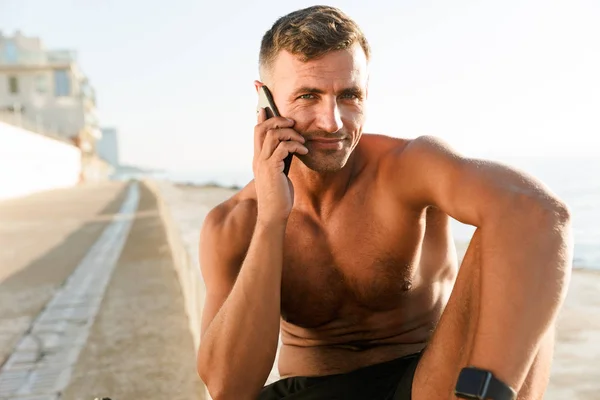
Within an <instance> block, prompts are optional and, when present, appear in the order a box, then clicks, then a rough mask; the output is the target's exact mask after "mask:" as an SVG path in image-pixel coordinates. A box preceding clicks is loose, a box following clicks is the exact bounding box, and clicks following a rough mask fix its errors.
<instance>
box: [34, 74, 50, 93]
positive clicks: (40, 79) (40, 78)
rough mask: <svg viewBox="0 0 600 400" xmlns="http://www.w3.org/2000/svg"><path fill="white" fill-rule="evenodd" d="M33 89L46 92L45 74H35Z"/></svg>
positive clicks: (46, 81)
mask: <svg viewBox="0 0 600 400" xmlns="http://www.w3.org/2000/svg"><path fill="white" fill-rule="evenodd" d="M35 90H36V91H37V92H38V93H46V92H47V91H48V80H47V79H46V76H45V75H36V77H35Z"/></svg>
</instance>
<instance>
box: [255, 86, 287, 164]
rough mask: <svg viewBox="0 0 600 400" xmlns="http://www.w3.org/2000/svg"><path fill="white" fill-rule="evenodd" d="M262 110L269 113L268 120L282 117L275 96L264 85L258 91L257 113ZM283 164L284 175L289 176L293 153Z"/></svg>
mask: <svg viewBox="0 0 600 400" xmlns="http://www.w3.org/2000/svg"><path fill="white" fill-rule="evenodd" d="M261 108H264V109H265V111H266V112H267V119H269V118H272V117H280V116H281V115H280V114H279V111H278V110H277V107H276V106H275V101H273V95H272V94H271V92H270V91H269V89H268V88H267V87H266V86H264V85H263V86H261V87H260V88H259V89H258V109H257V111H259V110H260V109H261ZM283 164H284V167H283V173H284V174H285V176H288V173H289V172H290V166H291V165H292V153H290V154H289V155H288V156H287V157H286V158H285V160H283Z"/></svg>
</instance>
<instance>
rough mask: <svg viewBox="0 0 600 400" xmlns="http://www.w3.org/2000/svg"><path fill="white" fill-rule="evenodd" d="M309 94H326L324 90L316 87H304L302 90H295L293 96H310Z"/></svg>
mask: <svg viewBox="0 0 600 400" xmlns="http://www.w3.org/2000/svg"><path fill="white" fill-rule="evenodd" d="M308 93H316V94H323V93H325V91H324V90H322V89H317V88H315V87H310V86H302V87H301V88H298V89H296V90H294V93H292V96H294V97H295V96H299V95H301V94H308Z"/></svg>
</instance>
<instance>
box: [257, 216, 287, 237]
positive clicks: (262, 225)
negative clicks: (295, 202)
mask: <svg viewBox="0 0 600 400" xmlns="http://www.w3.org/2000/svg"><path fill="white" fill-rule="evenodd" d="M287 222H288V219H287V218H264V217H260V216H259V217H258V218H257V219H256V228H255V229H256V230H264V231H268V232H281V233H282V234H283V233H285V228H286V227H287Z"/></svg>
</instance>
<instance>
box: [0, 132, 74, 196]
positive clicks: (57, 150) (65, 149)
mask: <svg viewBox="0 0 600 400" xmlns="http://www.w3.org/2000/svg"><path fill="white" fill-rule="evenodd" d="M80 172H81V153H80V151H79V149H78V148H77V147H75V146H73V145H70V144H67V143H63V142H60V141H57V140H54V139H51V138H48V137H45V136H42V135H39V134H36V133H33V132H29V131H26V130H24V129H21V128H18V127H15V126H12V125H9V124H6V123H4V122H1V121H0V199H6V198H12V197H18V196H24V195H27V194H30V193H34V192H38V191H41V190H48V189H56V188H60V187H68V186H72V185H75V184H77V182H78V181H79V173H80Z"/></svg>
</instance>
